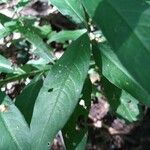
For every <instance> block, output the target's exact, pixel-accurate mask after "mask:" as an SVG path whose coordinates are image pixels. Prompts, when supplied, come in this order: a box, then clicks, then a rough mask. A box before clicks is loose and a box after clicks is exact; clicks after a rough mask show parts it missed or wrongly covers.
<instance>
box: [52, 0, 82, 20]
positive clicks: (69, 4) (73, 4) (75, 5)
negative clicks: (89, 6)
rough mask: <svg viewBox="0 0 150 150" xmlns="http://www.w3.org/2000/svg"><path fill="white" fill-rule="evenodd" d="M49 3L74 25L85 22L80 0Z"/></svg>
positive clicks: (53, 0) (54, 0) (59, 0)
mask: <svg viewBox="0 0 150 150" xmlns="http://www.w3.org/2000/svg"><path fill="white" fill-rule="evenodd" d="M49 2H50V3H51V4H53V5H54V6H56V7H57V8H58V10H59V11H60V12H61V13H62V14H63V15H65V16H68V17H70V18H71V19H72V20H73V21H75V22H76V23H84V22H85V14H84V10H83V7H82V4H81V1H80V0H49Z"/></svg>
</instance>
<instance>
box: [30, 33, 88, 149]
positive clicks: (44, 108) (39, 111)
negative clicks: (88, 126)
mask: <svg viewBox="0 0 150 150" xmlns="http://www.w3.org/2000/svg"><path fill="white" fill-rule="evenodd" d="M89 63H90V43H89V38H88V36H87V35H86V34H84V35H83V36H81V37H80V38H79V39H77V40H76V41H75V42H73V43H72V44H71V45H70V46H69V48H68V49H67V51H66V52H65V54H64V55H63V56H62V57H61V58H60V60H59V61H58V62H57V63H56V64H55V65H54V66H53V67H52V69H51V70H50V72H49V74H48V75H47V78H46V79H45V81H44V84H43V87H42V89H41V90H40V92H39V95H38V98H37V100H36V103H35V107H34V111H33V116H32V120H31V125H30V127H31V134H32V149H36V150H41V149H42V150H47V149H48V144H47V143H48V142H50V145H51V144H52V142H53V138H54V137H55V135H56V134H57V133H58V131H59V130H60V129H62V128H63V126H64V125H65V123H66V122H67V120H68V119H69V117H70V115H71V114H72V112H73V111H74V108H75V106H76V104H77V102H78V99H79V97H80V93H81V90H82V87H83V83H84V80H85V78H86V76H87V72H88V67H89ZM37 137H38V138H37Z"/></svg>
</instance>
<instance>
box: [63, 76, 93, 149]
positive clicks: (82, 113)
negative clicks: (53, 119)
mask: <svg viewBox="0 0 150 150" xmlns="http://www.w3.org/2000/svg"><path fill="white" fill-rule="evenodd" d="M91 92H92V85H91V81H90V79H89V78H87V80H86V81H85V84H84V87H83V90H82V95H83V96H82V98H81V100H82V101H84V103H85V106H81V105H80V104H78V105H77V106H76V108H75V110H74V112H73V114H72V115H71V117H70V119H69V120H68V122H67V123H66V125H65V126H64V128H63V135H64V141H65V145H66V149H69V150H81V149H85V146H86V143H87V135H88V127H87V117H88V114H89V108H90V105H91Z"/></svg>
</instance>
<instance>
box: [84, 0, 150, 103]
mask: <svg viewBox="0 0 150 150" xmlns="http://www.w3.org/2000/svg"><path fill="white" fill-rule="evenodd" d="M83 4H84V6H85V8H86V10H87V12H88V13H89V15H90V16H91V17H92V18H93V20H94V21H95V22H96V23H97V25H98V26H99V27H100V28H101V29H102V31H103V33H104V35H105V36H106V38H107V40H108V42H109V43H110V45H111V47H112V53H113V54H114V56H115V57H116V59H118V60H119V61H120V63H121V64H122V66H123V67H124V68H125V69H126V72H125V74H126V75H127V74H128V77H129V79H130V80H132V81H133V83H131V82H130V81H129V82H128V81H127V80H128V79H125V80H124V79H123V77H120V78H116V76H118V75H119V76H121V73H122V75H123V74H124V71H123V72H122V70H121V71H120V73H118V74H116V73H115V75H114V73H111V72H112V69H113V70H115V66H114V67H113V66H111V67H109V68H110V69H108V70H109V71H107V72H109V73H110V74H109V73H107V74H109V75H110V76H111V78H110V77H108V75H107V78H108V79H109V80H113V81H112V82H113V83H114V84H115V85H117V86H121V88H123V89H125V90H127V91H128V92H130V94H132V95H133V96H134V97H136V98H137V99H139V100H140V101H141V102H143V103H144V104H147V105H150V86H149V81H150V76H149V74H150V67H149V64H150V59H149V57H150V38H149V35H150V28H149V22H150V5H149V4H147V3H146V2H144V1H141V0H132V1H130V0H117V1H116V0H97V1H89V0H83ZM91 6H92V7H91ZM110 55H111V54H109V53H108V56H110ZM118 60H117V61H118ZM111 61H113V62H115V61H116V60H115V58H112V57H111ZM121 69H122V67H121ZM125 69H123V70H125ZM113 72H114V71H113ZM123 76H125V75H123ZM114 80H115V81H114ZM117 80H118V81H117ZM122 80H124V81H123V82H122ZM125 81H127V82H126V85H125ZM128 83H129V84H128ZM130 83H131V84H130ZM137 87H138V88H137Z"/></svg>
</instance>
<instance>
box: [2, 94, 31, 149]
mask: <svg viewBox="0 0 150 150" xmlns="http://www.w3.org/2000/svg"><path fill="white" fill-rule="evenodd" d="M0 101H2V104H1V105H0V135H1V136H0V148H1V149H6V150H9V149H13V150H30V143H29V142H30V136H29V128H28V125H27V123H26V122H25V120H24V118H23V116H22V115H21V113H20V112H19V110H18V109H17V108H16V107H15V105H14V104H13V102H12V101H11V100H10V98H9V97H7V96H6V95H5V94H3V93H2V92H0Z"/></svg>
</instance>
